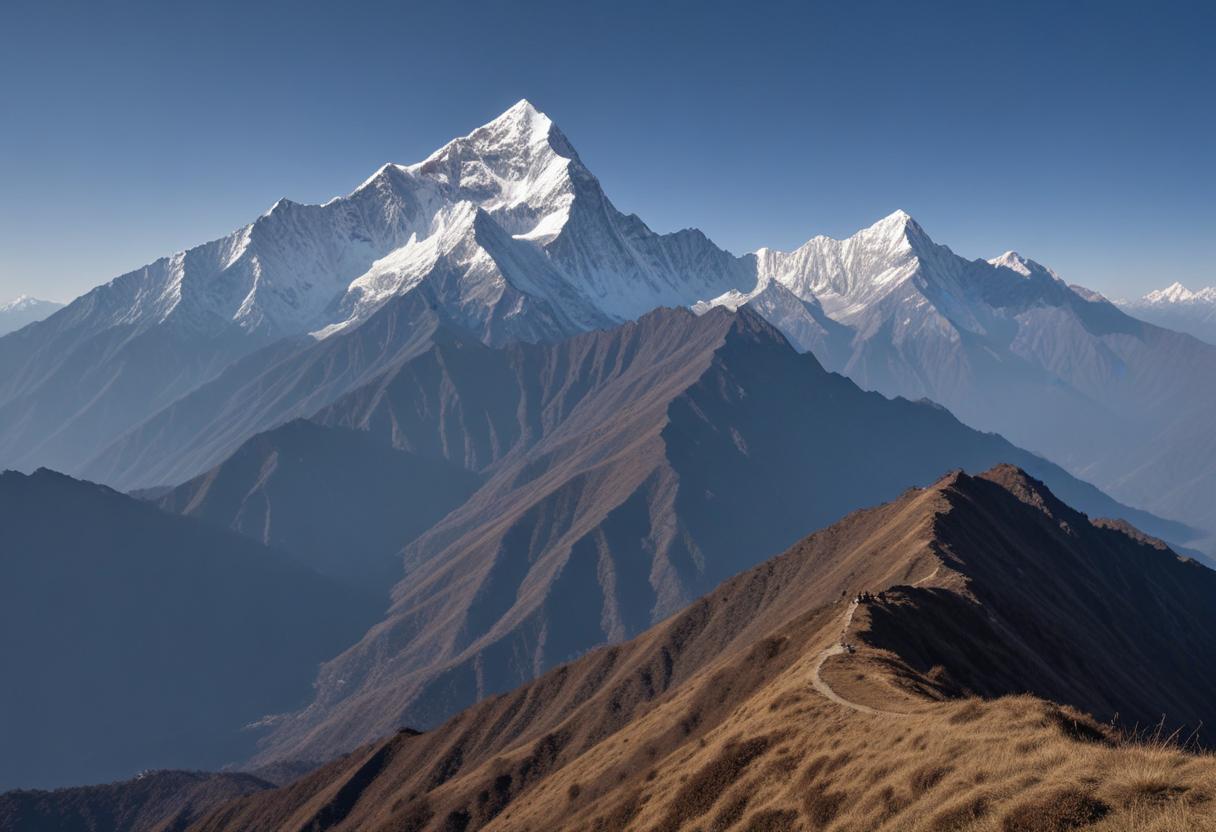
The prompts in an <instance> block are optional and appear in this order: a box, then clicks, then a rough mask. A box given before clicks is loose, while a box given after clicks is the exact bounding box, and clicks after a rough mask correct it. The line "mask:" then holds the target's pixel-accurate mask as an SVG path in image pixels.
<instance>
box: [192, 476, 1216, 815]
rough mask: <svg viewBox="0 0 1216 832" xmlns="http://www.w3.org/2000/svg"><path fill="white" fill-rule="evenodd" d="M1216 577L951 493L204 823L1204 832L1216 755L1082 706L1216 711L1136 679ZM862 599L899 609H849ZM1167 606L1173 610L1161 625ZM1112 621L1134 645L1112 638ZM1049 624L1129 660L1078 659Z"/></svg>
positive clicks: (1204, 638)
mask: <svg viewBox="0 0 1216 832" xmlns="http://www.w3.org/2000/svg"><path fill="white" fill-rule="evenodd" d="M1065 550H1066V551H1065ZM1111 560H1114V561H1115V563H1113V564H1112V563H1109V562H1108V561H1111ZM1049 565H1052V566H1054V567H1055V568H1047V567H1048V566H1049ZM1019 570H1021V572H1020V573H1019V574H1018V575H1017V577H1011V575H1012V574H1013V573H1018V571H1019ZM1214 581H1216V575H1213V574H1212V573H1210V572H1208V571H1207V570H1206V569H1204V568H1203V567H1200V566H1198V565H1196V564H1194V563H1191V562H1189V561H1185V560H1182V559H1178V558H1176V557H1175V556H1174V555H1173V554H1172V553H1171V552H1170V551H1168V550H1165V549H1161V548H1159V547H1157V546H1155V545H1153V544H1152V543H1151V542H1148V541H1144V540H1139V539H1137V538H1136V537H1133V536H1130V535H1128V534H1125V533H1124V532H1122V531H1120V530H1117V529H1110V528H1108V527H1104V526H1096V525H1092V524H1090V523H1089V522H1088V520H1086V519H1085V518H1084V516H1082V515H1079V514H1076V513H1074V512H1072V511H1071V510H1069V509H1067V508H1066V507H1064V506H1063V505H1062V504H1060V503H1059V502H1058V501H1057V500H1055V498H1054V497H1053V496H1052V495H1051V494H1050V492H1048V491H1047V490H1046V489H1045V488H1044V487H1043V486H1042V485H1041V484H1040V483H1038V482H1037V481H1035V480H1033V479H1031V478H1029V477H1027V476H1026V475H1025V474H1023V473H1022V472H1020V471H1018V470H1016V469H1011V468H1007V467H1002V468H997V469H994V470H993V471H992V472H990V473H988V474H986V475H984V476H983V477H969V476H967V475H965V474H961V473H955V474H952V475H950V476H948V477H946V478H944V479H942V480H940V481H939V482H938V483H936V484H935V485H933V486H932V487H929V488H926V489H918V490H912V491H909V492H907V493H906V494H904V495H903V496H902V497H900V498H899V499H898V500H896V501H894V502H892V503H889V504H886V505H883V506H880V507H878V508H874V509H869V510H864V511H859V512H856V513H853V514H851V515H849V516H848V517H846V518H844V519H843V520H841V521H840V522H838V523H836V524H835V525H833V526H831V527H830V528H827V529H825V530H823V531H821V532H818V533H816V534H814V535H812V536H810V537H809V538H806V539H805V540H803V541H802V542H801V543H799V544H797V545H796V546H794V547H793V548H792V549H790V550H789V551H788V552H786V553H785V554H783V555H781V556H780V557H777V558H773V559H772V560H769V561H767V562H765V563H763V564H761V565H760V566H758V567H755V568H753V569H751V570H749V571H747V572H745V573H743V574H740V575H738V576H736V577H734V578H731V579H730V580H728V581H726V582H725V583H723V584H722V585H721V586H720V587H719V588H718V589H716V590H715V591H714V592H712V593H711V594H709V595H708V596H706V597H704V598H703V599H701V600H699V601H697V602H695V603H693V604H692V605H691V606H689V607H688V608H687V609H685V610H684V611H683V612H680V613H679V614H677V615H675V616H673V617H671V618H669V619H668V620H666V621H664V622H662V623H660V624H658V625H657V626H655V627H653V628H651V629H649V630H648V631H646V632H645V633H643V634H642V635H640V636H638V637H637V638H635V639H633V640H632V641H629V642H626V643H624V644H620V645H616V646H611V647H606V648H602V649H600V650H597V651H595V652H593V653H591V654H589V655H587V656H584V657H582V658H581V659H579V660H577V661H575V662H572V663H570V664H566V665H562V666H560V667H558V668H556V669H554V670H552V671H550V672H549V673H547V674H545V675H544V676H542V677H541V678H539V679H537V680H536V681H534V682H532V683H530V684H528V685H525V686H523V687H521V688H519V689H517V690H515V691H513V692H511V693H509V694H504V695H499V696H494V697H491V698H489V699H487V700H485V701H483V702H481V703H479V704H477V705H475V706H473V707H471V708H469V709H467V710H465V711H464V712H462V713H460V714H459V715H457V716H456V717H454V718H452V719H451V720H449V721H448V722H447V723H445V724H444V725H443V726H441V727H439V728H437V729H435V730H433V731H429V732H426V733H422V734H418V733H415V732H411V731H402V732H399V733H397V734H396V735H394V736H392V737H389V738H388V739H384V740H381V741H379V742H376V743H372V744H370V745H367V746H365V747H363V748H360V749H358V750H357V751H355V752H353V753H351V754H349V755H347V756H345V757H343V758H340V759H338V760H336V761H334V762H333V763H331V764H329V765H328V766H325V767H323V768H321V769H319V770H318V771H316V772H314V773H313V774H310V775H308V776H306V777H304V778H302V779H301V780H299V781H297V782H295V783H292V784H290V785H288V786H285V787H283V788H280V789H277V790H275V791H270V792H265V793H262V794H258V795H253V796H249V797H245V798H241V799H239V800H237V801H234V802H233V803H231V804H229V805H227V806H225V807H223V808H221V809H220V810H218V811H216V812H215V813H214V814H212V815H211V816H210V817H208V818H206V819H205V820H203V821H201V822H200V823H198V824H196V825H195V826H194V827H193V829H195V830H197V832H224V831H225V830H238V829H239V830H328V829H335V830H336V829H349V830H353V829H359V830H385V832H387V831H388V830H395V831H396V832H404V830H475V829H495V830H550V829H586V830H616V829H637V830H676V829H701V830H711V829H715V830H727V829H730V830H793V829H805V830H817V829H833V830H875V829H889V830H904V829H912V830H921V829H923V830H949V829H993V830H1005V832H1010V831H1011V830H1036V832H1044V831H1045V830H1059V829H1072V828H1082V827H1084V828H1093V829H1111V830H1113V829H1161V830H1167V829H1168V830H1173V829H1201V828H1208V827H1209V826H1210V824H1211V817H1212V808H1213V803H1212V801H1213V799H1214V798H1216V765H1213V763H1212V761H1211V760H1210V758H1208V757H1204V756H1197V755H1193V754H1188V753H1185V752H1183V751H1181V750H1180V749H1178V748H1177V747H1176V746H1170V745H1167V744H1160V745H1158V746H1151V745H1146V744H1144V743H1139V742H1135V741H1129V740H1128V739H1126V738H1124V737H1123V736H1122V735H1120V734H1119V733H1118V732H1117V731H1115V730H1114V729H1112V728H1110V727H1108V726H1104V725H1102V724H1101V723H1099V722H1097V721H1095V720H1094V719H1092V718H1090V717H1088V716H1085V715H1083V713H1082V712H1081V710H1079V709H1078V708H1074V707H1071V705H1076V706H1079V707H1080V708H1092V709H1098V710H1100V709H1102V708H1108V707H1113V708H1117V709H1119V710H1120V712H1121V713H1123V712H1132V711H1135V710H1136V709H1140V708H1146V707H1150V706H1151V705H1152V704H1155V703H1157V702H1161V703H1169V704H1170V705H1171V706H1174V707H1177V708H1178V710H1179V714H1178V717H1180V718H1183V719H1190V718H1191V717H1192V716H1198V717H1201V718H1203V717H1206V716H1207V715H1208V713H1209V711H1210V709H1211V706H1210V704H1209V703H1208V702H1207V701H1206V700H1205V697H1203V696H1202V695H1201V689H1202V683H1201V682H1200V683H1197V684H1194V685H1191V684H1188V683H1187V682H1186V680H1185V679H1183V678H1181V676H1183V675H1184V674H1183V673H1180V672H1178V671H1174V672H1173V673H1170V672H1168V671H1167V669H1166V666H1165V665H1164V664H1156V665H1150V667H1149V669H1150V670H1155V671H1159V672H1158V673H1156V675H1154V674H1153V673H1146V674H1143V675H1141V674H1136V673H1132V672H1122V673H1118V672H1115V665H1116V664H1117V662H1118V661H1119V660H1120V658H1121V657H1124V658H1127V659H1129V660H1130V661H1133V662H1136V661H1142V660H1148V659H1146V658H1145V657H1148V656H1150V655H1151V654H1152V653H1153V652H1154V651H1155V650H1157V649H1159V648H1160V647H1161V645H1163V644H1165V643H1166V642H1169V641H1171V640H1172V639H1174V638H1175V637H1177V635H1176V634H1180V633H1181V629H1180V628H1183V627H1185V626H1189V625H1191V624H1194V625H1200V624H1202V623H1203V622H1204V621H1205V620H1206V618H1205V617H1206V616H1208V615H1210V613H1208V612H1207V611H1206V609H1210V608H1211V607H1212V602H1213V600H1216V583H1214ZM1183 587H1186V588H1187V589H1186V591H1182V588H1183ZM862 589H865V590H869V591H872V592H875V593H877V592H880V591H881V592H883V597H882V598H881V600H875V601H874V602H873V603H867V604H861V605H854V604H852V603H851V600H850V599H851V598H852V597H853V595H854V594H855V593H856V592H857V591H859V590H862ZM1154 596H1155V597H1160V598H1172V599H1173V604H1172V605H1171V606H1170V608H1169V610H1166V609H1164V608H1162V609H1157V608H1151V607H1150V608H1149V609H1147V610H1141V609H1140V606H1139V605H1140V604H1142V603H1144V602H1145V600H1146V598H1148V597H1154ZM1032 599H1037V602H1036V604H1034V605H1030V606H1027V607H1023V606H1022V605H1023V603H1024V602H1026V603H1029V602H1030V601H1031V600H1032ZM1038 606H1041V607H1042V609H1043V610H1044V611H1045V613H1044V616H1043V617H1041V618H1040V617H1037V616H1035V615H1034V614H1033V611H1034V609H1036V608H1037V607H1038ZM1022 613H1025V614H1022ZM1116 613H1117V614H1119V615H1121V616H1124V617H1125V620H1124V621H1122V622H1119V624H1118V625H1117V630H1116V631H1114V632H1115V633H1117V634H1115V635H1111V636H1109V639H1111V640H1110V641H1103V639H1105V638H1107V637H1106V636H1102V635H1100V634H1095V633H1092V632H1088V631H1089V630H1090V629H1092V628H1094V627H1095V626H1096V624H1095V622H1104V621H1107V616H1108V615H1113V614H1116ZM951 614H959V615H961V616H962V617H961V618H959V619H954V618H952V617H951ZM1170 614H1172V615H1173V616H1176V619H1174V620H1173V621H1171V620H1169V619H1168V615H1170ZM989 616H991V617H989ZM984 621H987V622H988V624H987V625H986V626H981V625H980V622H984ZM846 622H849V623H848V624H847V628H846ZM960 623H961V624H963V625H965V627H966V628H972V629H973V630H974V632H965V631H964V632H960V629H962V628H960V627H959V624H960ZM1176 627H1177V628H1176ZM842 628H844V629H843V632H842ZM1048 632H1050V633H1053V634H1055V635H1056V636H1057V637H1058V638H1059V639H1060V640H1065V641H1066V640H1069V639H1075V640H1079V641H1080V643H1081V644H1082V645H1083V646H1084V648H1085V649H1089V648H1090V647H1091V646H1092V647H1093V648H1094V649H1102V650H1105V651H1107V652H1108V653H1109V654H1110V658H1108V659H1106V660H1099V658H1098V657H1096V656H1095V657H1092V658H1091V659H1090V662H1091V663H1090V664H1088V665H1086V666H1085V667H1081V668H1079V667H1075V666H1071V665H1068V664H1066V663H1064V664H1061V663H1060V661H1061V659H1060V656H1061V655H1062V654H1057V653H1051V652H1050V651H1049V650H1050V644H1049V643H1048V642H1046V641H1044V639H1045V638H1047V636H1046V634H1047V633H1048ZM1211 632H1212V631H1211V629H1210V628H1204V629H1201V630H1200V631H1199V632H1198V633H1196V634H1194V635H1193V636H1192V637H1190V639H1189V640H1188V641H1187V643H1186V646H1185V648H1184V649H1185V651H1187V658H1188V659H1190V660H1193V661H1194V662H1195V663H1196V664H1195V665H1194V666H1192V667H1191V668H1188V669H1187V672H1192V673H1205V672H1208V671H1206V670H1204V669H1203V668H1205V667H1210V666H1211V664H1212V662H1211V659H1212V658H1214V657H1216V656H1214V653H1216V640H1214V639H1213V637H1212V636H1211V635H1210V633H1211ZM841 641H844V642H848V643H851V644H853V645H855V652H840V651H838V648H837V646H838V645H839V643H840V642H841ZM1076 649H1077V652H1078V653H1079V652H1081V648H1076ZM1039 651H1042V652H1039ZM1066 658H1067V656H1066ZM1006 662H1009V665H1008V666H1006V664H1005V663H1006ZM1196 668H1198V669H1196ZM817 683H818V684H817ZM821 689H826V690H829V691H830V692H831V693H832V697H833V698H828V697H827V696H825V695H823V693H821V692H820V691H821ZM1026 691H1030V692H1031V693H1040V694H1048V695H1055V696H1057V697H1059V698H1060V699H1062V700H1064V701H1065V703H1066V704H1056V703H1052V702H1049V701H1046V700H1045V699H1043V698H1041V697H1040V696H1035V695H1028V694H1027V693H1026ZM973 693H974V694H979V695H978V696H976V695H971V694H973ZM1205 824H1207V825H1208V826H1205Z"/></svg>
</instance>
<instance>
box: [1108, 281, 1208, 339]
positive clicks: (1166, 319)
mask: <svg viewBox="0 0 1216 832" xmlns="http://www.w3.org/2000/svg"><path fill="white" fill-rule="evenodd" d="M1114 303H1115V305H1116V306H1118V307H1119V308H1120V309H1122V310H1123V311H1124V312H1126V313H1127V314H1129V315H1131V316H1132V317H1135V318H1139V319H1140V320H1142V321H1148V322H1149V323H1151V324H1156V325H1157V326H1162V327H1165V328H1167V329H1173V330H1176V331H1178V332H1185V333H1186V334H1187V335H1193V336H1195V337H1196V338H1198V339H1199V340H1201V341H1206V342H1207V343H1209V344H1214V345H1216V286H1206V287H1204V288H1202V289H1198V290H1196V291H1194V292H1192V291H1191V290H1190V289H1188V288H1186V287H1185V286H1183V285H1182V284H1181V283H1174V284H1172V285H1170V286H1167V287H1166V288H1164V289H1157V290H1155V291H1152V292H1149V293H1147V294H1146V295H1144V296H1143V297H1139V298H1136V299H1135V300H1117V301H1115V302H1114Z"/></svg>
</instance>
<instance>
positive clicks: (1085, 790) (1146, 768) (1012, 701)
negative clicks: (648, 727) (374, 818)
mask: <svg viewBox="0 0 1216 832" xmlns="http://www.w3.org/2000/svg"><path fill="white" fill-rule="evenodd" d="M801 670H802V668H801V667H800V666H798V665H795V666H794V667H791V668H790V671H789V673H787V674H786V676H785V677H783V678H782V679H779V680H776V681H775V682H774V684H772V685H769V686H768V687H766V688H765V689H764V690H763V691H760V692H758V694H757V696H756V697H753V699H752V700H750V701H749V702H747V703H745V704H744V705H742V706H740V707H739V708H738V709H737V710H736V711H735V712H734V713H733V714H731V716H730V717H729V718H727V719H726V720H724V721H723V722H722V724H720V725H719V726H718V727H716V728H715V729H713V730H711V731H709V732H708V733H707V734H706V735H705V736H704V737H703V740H704V742H703V743H702V742H700V741H697V742H689V743H687V744H685V745H684V746H681V747H680V748H678V749H676V750H675V751H673V752H672V753H671V754H670V755H668V756H667V757H666V758H665V759H662V760H658V761H656V763H655V766H654V768H653V769H652V770H651V771H650V772H646V773H640V774H639V775H638V776H637V777H636V778H635V777H633V776H627V777H626V778H625V782H622V781H621V774H620V773H619V772H620V769H619V764H620V763H622V762H624V761H625V760H627V759H628V753H629V748H628V747H629V745H631V744H632V743H633V742H636V741H637V737H636V736H633V734H634V732H632V731H625V732H622V735H621V736H617V737H613V738H610V739H609V740H608V741H606V742H605V743H603V744H601V746H598V747H597V748H595V749H592V750H591V751H590V752H589V753H588V754H586V755H584V757H583V758H582V759H580V760H579V762H578V765H577V766H574V767H571V768H577V769H578V770H579V771H580V772H581V773H582V774H583V775H584V776H585V775H586V774H587V773H588V772H589V771H598V772H600V773H601V774H602V775H603V778H602V779H598V778H597V782H596V783H594V784H592V785H589V786H583V787H582V788H581V789H580V792H581V794H580V799H575V800H571V799H570V798H569V796H568V795H569V790H568V786H565V785H558V784H559V783H560V782H562V780H563V772H560V771H559V772H557V773H555V775H554V777H553V778H551V779H552V781H553V782H546V783H542V784H539V787H538V788H537V789H536V791H534V792H533V793H532V794H531V795H530V796H529V799H528V800H527V801H526V805H516V806H512V807H510V808H509V809H508V810H507V811H506V812H505V813H504V814H503V815H502V816H500V817H498V818H497V819H495V821H494V822H492V823H491V825H490V827H489V828H492V829H502V830H508V829H509V830H534V829H552V828H555V827H554V826H553V825H552V823H553V820H552V819H553V818H555V817H562V818H564V819H563V821H562V824H561V826H560V827H556V828H562V829H601V830H609V829H630V830H677V829H689V830H693V829H698V830H705V832H709V830H767V829H773V830H808V832H809V831H810V830H825V832H871V831H872V830H892V831H894V830H900V831H901V832H902V830H909V831H910V832H946V830H974V832H1054V830H1067V829H1092V830H1094V832H1103V831H1106V832H1125V831H1126V832H1130V831H1131V830H1160V832H1175V830H1205V829H1213V830H1216V804H1214V801H1213V798H1214V797H1216V759H1213V758H1212V757H1211V756H1209V755H1203V754H1195V753H1188V752H1185V751H1183V750H1182V749H1180V748H1179V747H1178V746H1177V745H1173V744H1170V743H1169V742H1167V741H1164V740H1162V741H1156V742H1144V741H1134V740H1133V741H1129V740H1124V739H1121V738H1119V737H1117V736H1116V735H1114V734H1113V732H1110V731H1108V730H1107V729H1105V728H1104V727H1103V726H1100V725H1098V724H1096V723H1094V722H1092V720H1089V719H1088V718H1086V717H1084V716H1083V715H1081V714H1078V713H1075V712H1072V711H1070V710H1067V709H1062V708H1059V707H1058V706H1056V705H1054V704H1051V703H1048V702H1044V701H1042V700H1040V699H1036V698H1034V697H1030V696H1015V697H1005V698H1002V699H998V700H994V701H987V702H985V701H980V700H975V699H969V700H963V701H957V702H942V703H929V704H926V705H924V706H923V709H922V710H921V711H919V712H916V713H912V714H910V715H904V716H888V715H871V714H865V713H858V712H855V711H850V710H848V709H845V708H842V707H840V706H838V705H835V704H833V703H830V702H827V701H826V700H824V699H822V697H819V696H818V695H817V694H815V693H814V692H813V691H807V690H802V691H798V690H796V688H798V687H799V686H800V685H803V682H804V680H802V679H800V678H799V673H800V671H801ZM803 686H804V685H803ZM770 705H771V706H772V707H770ZM679 707H680V699H679V698H677V699H676V700H675V701H673V702H672V703H670V704H669V705H668V706H666V707H664V708H660V709H658V711H656V712H655V713H654V714H651V715H650V716H649V718H648V719H647V720H644V722H650V721H651V720H659V721H662V720H663V719H664V718H665V717H670V714H667V715H665V714H664V713H663V712H664V711H666V710H667V709H668V708H672V709H677V708H679ZM643 730H644V728H643ZM609 772H616V773H615V774H614V775H613V776H609ZM646 774H648V775H649V776H644V775H646ZM622 792H627V793H628V794H629V800H628V807H627V809H628V811H627V812H626V813H625V814H622V813H621V812H620V808H621V801H620V800H619V796H620V794H621V793H622ZM555 798H556V799H561V800H562V801H563V802H564V803H565V804H566V806H565V812H563V813H555V812H554V811H553V805H552V801H553V800H554V799H555Z"/></svg>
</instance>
